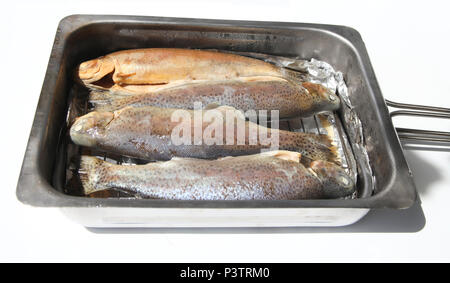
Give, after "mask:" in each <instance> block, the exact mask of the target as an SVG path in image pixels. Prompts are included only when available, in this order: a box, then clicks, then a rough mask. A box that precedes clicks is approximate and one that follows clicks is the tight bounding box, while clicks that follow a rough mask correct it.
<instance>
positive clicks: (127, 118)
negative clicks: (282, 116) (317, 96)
mask: <svg viewBox="0 0 450 283" xmlns="http://www.w3.org/2000/svg"><path fill="white" fill-rule="evenodd" d="M70 136H71V138H72V141H73V142H75V143H76V144H78V145H82V146H88V147H94V148H97V149H100V150H104V151H110V152H114V153H117V154H122V155H126V156H131V157H136V158H141V159H147V160H168V159H171V158H172V157H194V158H205V159H214V158H219V157H225V156H237V155H246V154H252V153H259V152H260V151H261V150H262V149H274V148H276V149H282V150H292V151H297V152H300V153H301V154H302V156H303V158H302V162H305V164H308V163H307V162H309V161H311V160H326V161H331V162H334V161H335V160H336V149H335V147H334V146H333V145H332V144H331V140H330V138H329V137H328V136H327V135H317V134H310V133H300V132H290V131H284V130H278V129H269V128H266V127H263V126H261V125H258V124H256V123H253V122H251V121H245V117H243V115H242V114H240V112H239V111H237V110H236V109H234V108H232V107H228V106H220V107H217V108H215V109H212V110H208V111H202V110H180V109H173V108H159V107H153V106H145V107H132V106H127V107H125V108H123V109H120V110H117V111H115V112H97V111H94V112H90V113H88V114H86V115H84V116H81V117H79V118H77V119H76V121H75V122H74V124H73V125H72V127H71V129H70Z"/></svg>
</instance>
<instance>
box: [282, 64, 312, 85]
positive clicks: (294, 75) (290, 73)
mask: <svg viewBox="0 0 450 283" xmlns="http://www.w3.org/2000/svg"><path fill="white" fill-rule="evenodd" d="M281 71H282V73H283V76H284V77H285V78H286V79H287V80H289V81H291V82H295V83H298V84H301V83H302V82H305V81H306V80H307V78H308V75H307V74H305V73H303V72H300V71H295V70H292V69H287V68H282V69H281Z"/></svg>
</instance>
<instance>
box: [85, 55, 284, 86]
mask: <svg viewBox="0 0 450 283" xmlns="http://www.w3.org/2000/svg"><path fill="white" fill-rule="evenodd" d="M287 72H288V71H287V70H284V69H283V68H280V67H277V66H275V65H272V64H270V63H266V62H264V61H262V60H258V59H253V58H248V57H244V56H239V55H235V54H230V53H222V52H217V51H205V50H193V49H178V48H148V49H133V50H123V51H118V52H114V53H111V54H108V55H106V56H104V57H100V58H97V59H93V60H89V61H86V62H83V63H81V64H80V66H79V67H78V70H77V77H78V79H79V80H80V81H81V82H82V83H83V84H84V85H85V86H87V87H89V88H91V89H113V90H121V89H122V90H125V91H126V89H127V86H129V85H132V86H133V85H134V86H143V90H142V91H146V92H147V91H148V90H149V88H148V87H146V86H147V85H156V87H158V86H157V85H165V84H173V83H175V84H176V83H179V82H189V81H197V80H228V79H235V78H239V77H255V76H274V77H286V76H287V74H286V73H287ZM134 90H135V91H136V90H137V91H138V92H139V87H137V88H134Z"/></svg>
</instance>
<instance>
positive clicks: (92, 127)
mask: <svg viewBox="0 0 450 283" xmlns="http://www.w3.org/2000/svg"><path fill="white" fill-rule="evenodd" d="M113 119H114V113H111V112H97V111H94V112H91V113H89V114H86V115H84V116H81V117H79V118H77V119H76V120H75V122H74V123H73V125H72V127H71V128H70V137H71V139H72V141H73V142H74V143H76V144H78V145H82V146H90V147H92V146H95V145H96V140H97V136H98V135H99V134H100V133H102V131H103V130H104V129H105V127H106V126H107V125H108V124H109V123H110V122H111V121H112V120H113Z"/></svg>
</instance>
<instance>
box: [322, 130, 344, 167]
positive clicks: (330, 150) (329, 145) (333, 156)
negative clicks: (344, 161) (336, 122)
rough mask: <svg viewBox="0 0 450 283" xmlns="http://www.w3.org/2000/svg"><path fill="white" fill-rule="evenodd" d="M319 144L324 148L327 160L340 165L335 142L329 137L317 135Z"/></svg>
mask: <svg viewBox="0 0 450 283" xmlns="http://www.w3.org/2000/svg"><path fill="white" fill-rule="evenodd" d="M317 139H318V141H319V144H320V145H321V146H322V147H324V149H325V150H324V153H325V160H326V161H329V162H333V163H338V161H339V158H338V152H337V147H336V146H335V145H334V144H333V140H332V139H331V138H330V137H329V136H328V135H323V134H321V135H317Z"/></svg>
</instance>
